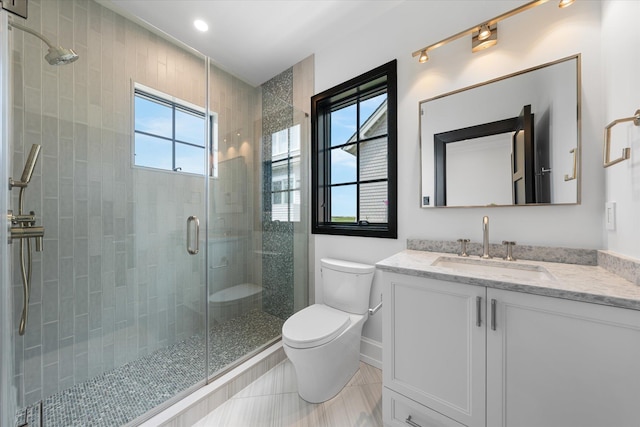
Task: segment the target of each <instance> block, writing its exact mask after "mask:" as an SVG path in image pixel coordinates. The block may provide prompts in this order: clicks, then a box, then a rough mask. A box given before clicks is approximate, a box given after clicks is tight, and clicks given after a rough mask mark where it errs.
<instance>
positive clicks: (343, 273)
mask: <svg viewBox="0 0 640 427" xmlns="http://www.w3.org/2000/svg"><path fill="white" fill-rule="evenodd" d="M374 271H375V267H374V266H372V265H365V264H358V263H353V262H348V261H341V260H335V259H322V260H321V273H322V284H321V286H322V287H323V291H324V303H323V304H314V305H311V306H309V307H307V308H305V309H303V310H301V311H299V312H297V313H296V314H294V315H293V316H291V317H290V318H289V319H287V321H286V322H285V323H284V325H283V327H282V341H283V347H284V351H285V353H286V355H287V357H288V358H289V360H290V361H291V363H292V365H293V367H294V369H295V371H296V377H297V381H298V394H300V397H302V398H303V399H304V400H306V401H307V402H311V403H320V402H324V401H326V400H329V399H331V398H332V397H334V396H335V395H336V394H338V392H340V390H342V388H343V387H344V386H345V385H346V384H347V383H348V382H349V379H351V377H352V376H353V374H355V373H356V371H357V370H358V367H359V364H360V338H361V335H362V327H363V326H364V323H365V322H366V320H367V318H368V307H369V292H370V290H371V282H372V279H373V274H374Z"/></svg>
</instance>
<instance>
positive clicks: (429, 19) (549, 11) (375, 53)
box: [312, 0, 640, 341]
mask: <svg viewBox="0 0 640 427" xmlns="http://www.w3.org/2000/svg"><path fill="white" fill-rule="evenodd" d="M523 3H525V2H524V1H483V2H477V1H437V2H436V1H423V2H414V1H407V2H399V3H398V4H397V6H396V7H395V8H393V9H391V10H389V11H388V13H386V14H385V16H382V17H380V18H379V21H378V22H371V23H368V25H367V26H366V27H364V28H359V29H358V31H357V32H354V34H353V36H352V37H351V38H348V39H346V38H345V39H343V40H341V41H340V43H339V44H331V45H327V46H326V47H325V48H324V49H320V50H319V51H318V52H316V56H315V64H316V67H315V79H316V80H315V89H316V93H318V92H320V91H322V90H325V89H328V88H330V87H332V86H335V85H337V84H339V83H341V82H343V81H345V80H347V79H349V78H352V77H355V76H357V75H359V74H361V73H363V72H366V71H368V70H370V69H372V68H374V67H376V66H378V65H381V64H384V63H386V62H388V61H390V60H392V59H394V58H397V59H398V162H399V168H398V182H399V185H398V203H399V207H398V218H399V224H398V228H399V236H398V239H397V240H389V239H374V238H355V237H336V236H320V235H317V236H314V237H315V238H314V240H313V241H312V245H313V248H312V251H313V250H315V260H316V267H317V265H319V263H318V262H317V260H319V259H320V258H322V257H324V256H331V257H336V258H345V259H350V260H354V261H359V262H368V263H375V262H377V261H379V260H381V259H383V258H385V257H387V256H390V255H392V254H394V253H396V252H398V251H400V250H402V249H404V248H405V246H406V239H407V238H427V239H442V240H455V239H458V238H462V237H465V238H470V239H471V240H472V241H475V242H478V241H480V239H481V238H482V237H481V236H482V234H481V233H482V230H481V219H482V216H483V215H489V217H490V219H491V241H492V242H499V241H501V240H504V239H509V240H515V241H517V242H518V243H519V244H533V245H549V246H564V247H574V248H601V247H602V240H603V233H602V212H603V209H602V206H603V204H604V172H603V170H602V167H601V165H600V163H601V145H600V143H601V134H602V125H603V119H602V110H603V109H602V84H601V83H602V75H601V65H600V62H601V41H600V33H601V31H600V18H601V4H600V2H596V1H586V0H583V1H579V2H576V3H575V4H574V5H573V6H571V7H569V8H566V9H559V8H558V7H557V2H553V1H552V2H548V3H545V4H543V5H542V6H539V7H536V8H534V9H532V10H530V11H527V12H524V13H522V14H519V15H516V16H514V17H511V18H509V19H508V20H506V21H502V22H501V23H500V24H499V40H498V44H497V45H496V46H495V47H492V48H490V49H487V50H486V51H484V52H480V53H475V54H472V53H471V40H470V37H464V38H462V39H459V40H457V41H455V42H453V43H450V44H448V45H446V46H443V47H441V48H439V49H436V50H435V51H433V52H431V53H430V56H431V59H430V60H429V62H427V63H426V64H419V63H418V61H417V59H416V58H412V57H411V52H413V51H415V50H417V49H419V48H421V47H423V46H425V45H428V44H430V43H434V42H436V41H438V40H440V39H443V38H445V37H448V36H450V35H452V34H454V33H457V32H459V31H461V30H464V29H466V28H469V27H471V26H473V25H476V24H480V23H482V20H483V19H490V18H492V17H494V16H496V15H499V14H501V13H503V12H505V11H507V10H511V9H513V8H515V7H518V6H519V5H521V4H523ZM634 16H636V17H637V16H638V14H637V13H636V14H635V15H634ZM629 19H631V18H629ZM628 25H632V24H631V23H629V24H628ZM576 53H581V54H582V129H581V130H582V147H583V150H582V151H583V153H582V168H583V169H582V188H583V191H582V204H581V205H575V206H553V207H548V206H547V207H522V206H520V207H508V208H468V209H463V208H448V209H421V208H420V207H419V201H420V200H419V198H420V147H419V134H418V132H419V131H418V119H419V115H418V102H419V101H421V100H424V99H429V98H432V97H434V96H437V95H440V94H443V93H447V92H450V91H452V90H455V89H458V88H462V87H466V86H469V85H471V84H475V83H480V82H484V81H486V80H489V79H492V78H495V77H498V76H502V75H505V74H508V73H512V72H515V71H519V70H522V69H525V68H529V67H533V66H536V65H539V64H542V63H546V62H549V61H552V60H556V59H559V58H564V57H566V56H569V55H573V54H576ZM636 99H637V97H636ZM632 110H635V109H632ZM625 111H626V110H625ZM639 153H640V151H639ZM316 270H317V268H316ZM315 280H316V282H317V283H320V277H319V274H318V271H316V274H315ZM380 292H381V284H380V283H379V281H378V280H376V279H374V285H373V289H372V292H371V303H372V304H374V303H375V302H377V300H378V298H379V295H380ZM316 299H317V301H322V292H321V290H320V289H318V290H317V291H316ZM364 335H365V336H366V337H368V338H371V339H373V340H377V341H381V316H380V315H379V314H378V315H376V316H374V317H373V318H372V319H370V320H369V321H368V322H367V324H366V325H365V330H364Z"/></svg>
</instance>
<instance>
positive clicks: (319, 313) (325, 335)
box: [282, 304, 351, 348]
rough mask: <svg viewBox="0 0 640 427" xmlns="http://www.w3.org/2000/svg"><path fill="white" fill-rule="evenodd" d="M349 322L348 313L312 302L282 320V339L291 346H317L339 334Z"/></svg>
mask: <svg viewBox="0 0 640 427" xmlns="http://www.w3.org/2000/svg"><path fill="white" fill-rule="evenodd" d="M350 323H351V318H350V316H349V314H348V313H345V312H343V311H340V310H336V309H335V308H331V307H329V306H326V305H324V304H314V305H311V306H309V307H307V308H305V309H303V310H301V311H299V312H297V313H296V314H294V315H293V316H291V317H290V318H289V319H287V321H286V322H284V325H283V326H282V340H283V342H284V344H286V345H288V346H290V347H293V348H311V347H317V346H320V345H322V344H326V343H328V342H329V341H331V340H333V339H334V338H335V337H337V336H338V335H340V334H341V333H342V332H343V331H344V330H345V329H347V327H348V326H349V324H350Z"/></svg>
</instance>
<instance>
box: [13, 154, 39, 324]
mask: <svg viewBox="0 0 640 427" xmlns="http://www.w3.org/2000/svg"><path fill="white" fill-rule="evenodd" d="M40 148H42V147H41V146H40V145H39V144H33V145H32V146H31V151H30V152H29V156H28V157H27V161H26V163H25V165H24V170H23V172H22V177H21V178H20V181H14V180H13V179H11V178H9V190H11V189H12V188H13V187H18V188H20V193H19V194H18V215H13V211H11V210H10V211H9V212H8V215H7V218H8V220H9V222H10V223H11V228H10V230H9V231H10V234H9V243H12V242H13V240H14V239H19V240H20V275H21V276H22V293H23V306H22V315H21V316H20V325H19V327H18V333H19V334H20V335H24V332H25V328H26V327H27V320H28V318H29V298H30V294H31V270H32V254H31V239H32V238H33V239H34V240H35V242H36V252H42V246H43V238H44V227H42V226H37V225H36V214H35V212H33V211H31V212H30V213H29V214H28V215H27V214H24V213H23V205H24V192H25V190H26V189H27V186H28V185H29V182H31V178H32V176H33V171H34V169H35V167H36V162H37V161H38V154H40ZM25 241H26V251H25Z"/></svg>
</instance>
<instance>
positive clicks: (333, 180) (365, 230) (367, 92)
mask: <svg viewBox="0 0 640 427" xmlns="http://www.w3.org/2000/svg"><path fill="white" fill-rule="evenodd" d="M396 88H397V85H396V61H392V62H390V63H388V64H385V65H383V66H381V67H378V68H376V69H375V70H372V71H370V72H368V73H365V74H363V75H362V76H359V77H356V78H354V79H351V80H349V81H348V82H345V83H343V84H341V85H338V86H336V87H335V88H333V89H329V90H327V91H325V92H323V93H321V94H318V95H315V96H314V97H313V98H312V137H313V139H312V148H313V161H312V179H313V186H312V195H313V198H312V204H313V205H312V228H313V229H312V231H313V232H314V233H322V234H341V235H358V236H370V237H386V238H397V206H396V202H397V184H396V171H397V160H396V147H397V144H396V123H397V114H396V90H397V89H396ZM354 116H355V117H354ZM338 121H340V123H339V124H340V125H348V126H345V129H343V132H342V133H341V134H338V133H337V132H336V129H338V127H339V126H338V123H337V122H338ZM347 128H348V130H349V132H347V131H346V129H347ZM345 153H348V156H347V157H345V156H343V154H345ZM339 157H342V159H340V158H339ZM345 158H346V159H348V158H351V161H350V162H346V160H345ZM345 162H346V163H345Z"/></svg>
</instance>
